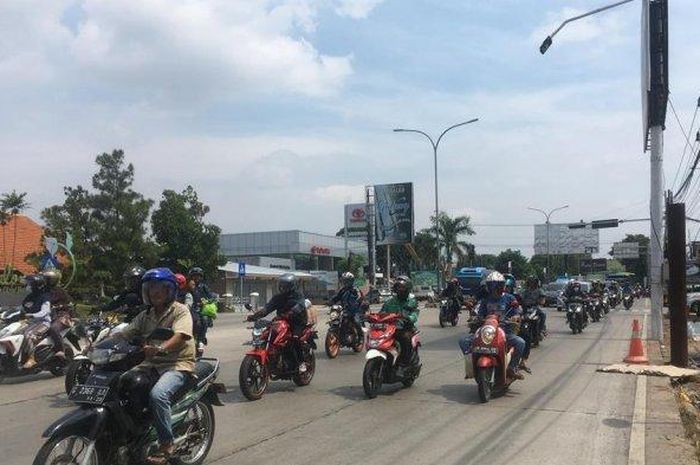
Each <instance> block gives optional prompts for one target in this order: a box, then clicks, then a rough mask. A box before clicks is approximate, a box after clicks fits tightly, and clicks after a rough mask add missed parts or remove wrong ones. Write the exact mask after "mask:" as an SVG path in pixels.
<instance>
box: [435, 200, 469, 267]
mask: <svg viewBox="0 0 700 465" xmlns="http://www.w3.org/2000/svg"><path fill="white" fill-rule="evenodd" d="M431 221H432V223H433V225H434V224H435V217H431ZM469 222H470V218H469V217H468V216H457V217H455V218H450V216H449V215H448V214H447V213H445V212H440V215H439V216H438V231H439V232H440V247H441V248H443V249H444V250H445V258H446V262H447V263H452V259H453V258H454V256H455V255H456V256H457V258H458V259H459V260H463V259H465V258H468V257H469V255H470V253H473V246H472V245H471V244H470V243H469V242H466V241H464V240H462V237H463V236H472V235H473V234H474V230H473V229H472V227H471V224H469Z"/></svg>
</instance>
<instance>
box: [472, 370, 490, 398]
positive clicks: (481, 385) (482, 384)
mask: <svg viewBox="0 0 700 465" xmlns="http://www.w3.org/2000/svg"><path fill="white" fill-rule="evenodd" d="M493 370H494V368H493V367H489V368H481V369H479V371H478V372H477V373H476V384H477V385H478V390H479V400H481V402H482V403H484V404H485V403H486V402H488V401H489V400H491V391H492V388H493V386H492V385H491V379H492V378H493Z"/></svg>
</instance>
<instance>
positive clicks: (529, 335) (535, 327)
mask: <svg viewBox="0 0 700 465" xmlns="http://www.w3.org/2000/svg"><path fill="white" fill-rule="evenodd" d="M537 310H538V309H537V307H528V308H524V309H523V316H522V321H521V323H520V332H519V335H520V336H521V337H522V338H523V339H525V340H526V341H530V347H538V346H539V345H540V342H542V339H544V336H543V334H542V333H541V332H540V316H539V315H538V314H537Z"/></svg>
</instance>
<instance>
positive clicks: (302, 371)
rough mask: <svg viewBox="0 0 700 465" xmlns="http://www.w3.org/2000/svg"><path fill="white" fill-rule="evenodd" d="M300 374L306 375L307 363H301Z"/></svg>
mask: <svg viewBox="0 0 700 465" xmlns="http://www.w3.org/2000/svg"><path fill="white" fill-rule="evenodd" d="M299 373H306V363H305V362H301V364H300V365H299Z"/></svg>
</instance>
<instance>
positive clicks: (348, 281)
mask: <svg viewBox="0 0 700 465" xmlns="http://www.w3.org/2000/svg"><path fill="white" fill-rule="evenodd" d="M340 282H341V283H343V286H344V287H351V286H353V285H354V284H355V275H354V274H352V273H350V272H349V271H346V272H345V273H343V274H342V275H341V276H340Z"/></svg>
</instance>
